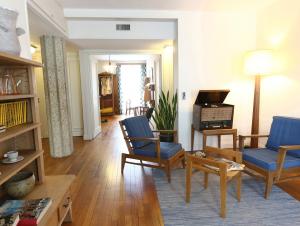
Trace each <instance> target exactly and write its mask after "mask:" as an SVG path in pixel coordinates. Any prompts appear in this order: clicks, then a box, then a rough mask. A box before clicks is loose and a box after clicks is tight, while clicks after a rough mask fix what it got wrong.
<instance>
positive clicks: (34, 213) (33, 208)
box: [0, 198, 52, 226]
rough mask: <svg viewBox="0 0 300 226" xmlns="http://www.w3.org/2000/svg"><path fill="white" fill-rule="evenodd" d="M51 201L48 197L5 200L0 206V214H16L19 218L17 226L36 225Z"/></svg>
mask: <svg viewBox="0 0 300 226" xmlns="http://www.w3.org/2000/svg"><path fill="white" fill-rule="evenodd" d="M51 203H52V200H51V199H50V198H42V199H32V200H7V201H5V202H4V204H3V205H2V206H1V207H0V215H1V216H9V215H12V214H18V215H19V218H20V220H19V223H18V224H17V225H18V226H34V225H38V223H39V222H40V220H41V219H42V217H43V216H44V215H45V213H46V212H47V210H48V209H49V207H50V205H51Z"/></svg>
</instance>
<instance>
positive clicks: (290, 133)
mask: <svg viewBox="0 0 300 226" xmlns="http://www.w3.org/2000/svg"><path fill="white" fill-rule="evenodd" d="M283 145H300V119H298V118H289V117H281V116H274V117H273V122H272V126H271V130H270V135H269V138H268V142H267V144H266V147H267V148H268V149H271V150H274V151H278V149H279V147H280V146H283ZM287 154H288V155H291V156H294V157H300V150H297V151H289V152H288V153H287Z"/></svg>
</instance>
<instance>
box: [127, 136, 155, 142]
mask: <svg viewBox="0 0 300 226" xmlns="http://www.w3.org/2000/svg"><path fill="white" fill-rule="evenodd" d="M126 139H128V140H130V141H154V142H157V141H159V139H158V138H157V137H126Z"/></svg>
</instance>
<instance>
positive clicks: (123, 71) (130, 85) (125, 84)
mask: <svg viewBox="0 0 300 226" xmlns="http://www.w3.org/2000/svg"><path fill="white" fill-rule="evenodd" d="M145 69H146V65H145V64H121V65H120V68H119V78H120V105H121V112H122V113H124V112H125V110H126V102H128V101H130V102H131V107H135V106H143V89H144V86H143V84H144V77H145V76H146V70H145Z"/></svg>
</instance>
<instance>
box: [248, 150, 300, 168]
mask: <svg viewBox="0 0 300 226" xmlns="http://www.w3.org/2000/svg"><path fill="white" fill-rule="evenodd" d="M277 158H278V152H276V151H273V150H270V149H267V148H258V149H244V150H243V160H244V161H246V162H250V163H252V164H254V165H256V166H259V167H261V168H263V169H266V170H270V171H274V170H276V168H277ZM297 166H299V167H300V158H296V157H293V156H290V155H286V157H285V162H284V165H283V168H291V167H297Z"/></svg>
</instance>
